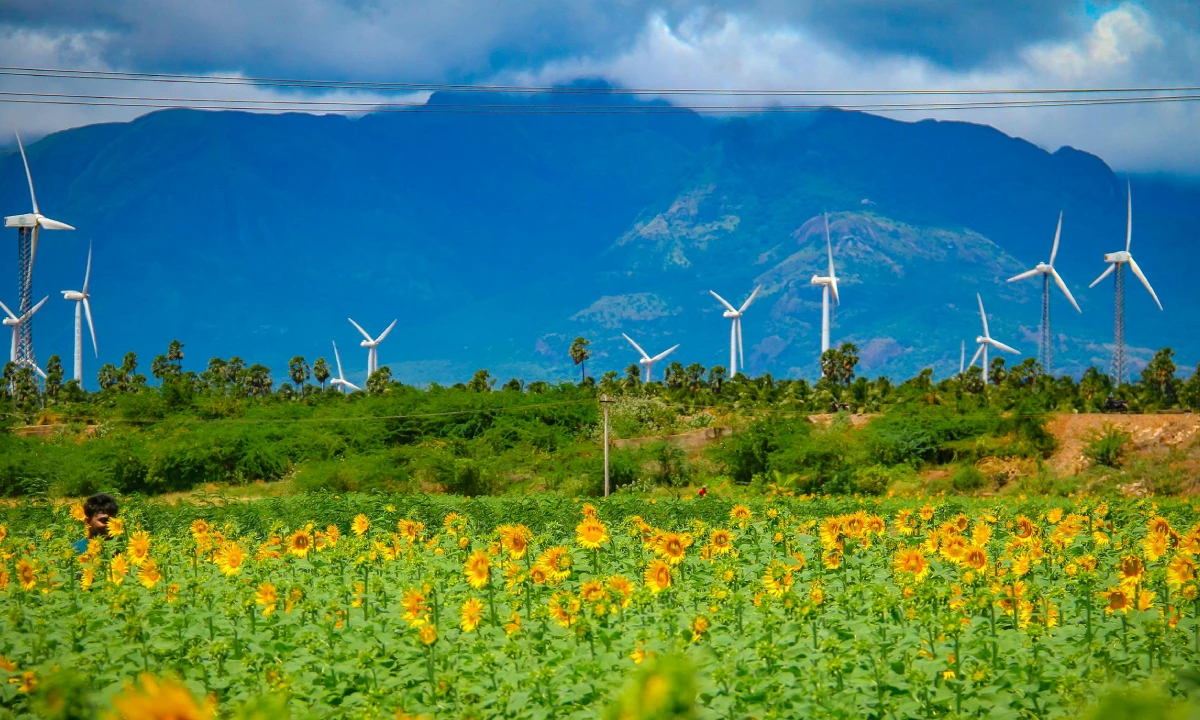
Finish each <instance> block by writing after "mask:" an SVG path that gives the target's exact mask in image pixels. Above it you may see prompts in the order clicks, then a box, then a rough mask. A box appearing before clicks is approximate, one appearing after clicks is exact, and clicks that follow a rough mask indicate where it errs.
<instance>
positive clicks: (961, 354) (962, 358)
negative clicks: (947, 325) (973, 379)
mask: <svg viewBox="0 0 1200 720" xmlns="http://www.w3.org/2000/svg"><path fill="white" fill-rule="evenodd" d="M966 362H967V341H966V340H963V341H962V346H961V347H960V348H959V349H958V376H959V377H962V374H963V373H964V372H966V369H967V368H966Z"/></svg>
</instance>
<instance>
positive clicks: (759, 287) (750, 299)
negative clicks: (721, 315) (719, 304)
mask: <svg viewBox="0 0 1200 720" xmlns="http://www.w3.org/2000/svg"><path fill="white" fill-rule="evenodd" d="M759 290H762V285H755V286H754V292H752V293H750V297H748V298H746V302H744V303H742V306H741V307H740V308H738V312H746V308H748V307H750V303H752V302H754V298H756V297H758V291H759ZM730 309H732V308H730Z"/></svg>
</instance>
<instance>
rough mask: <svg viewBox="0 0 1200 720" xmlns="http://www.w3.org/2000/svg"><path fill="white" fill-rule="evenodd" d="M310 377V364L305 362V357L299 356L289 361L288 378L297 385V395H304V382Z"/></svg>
mask: <svg viewBox="0 0 1200 720" xmlns="http://www.w3.org/2000/svg"><path fill="white" fill-rule="evenodd" d="M310 375H311V373H310V372H309V370H308V363H307V362H305V361H304V358H303V357H301V356H299V355H297V356H296V357H294V358H292V359H291V360H289V361H288V377H290V378H291V379H292V382H293V383H295V385H296V395H303V393H304V388H303V385H304V381H305V380H307V379H308V378H309V377H310Z"/></svg>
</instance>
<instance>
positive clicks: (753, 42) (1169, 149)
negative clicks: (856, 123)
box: [516, 4, 1200, 173]
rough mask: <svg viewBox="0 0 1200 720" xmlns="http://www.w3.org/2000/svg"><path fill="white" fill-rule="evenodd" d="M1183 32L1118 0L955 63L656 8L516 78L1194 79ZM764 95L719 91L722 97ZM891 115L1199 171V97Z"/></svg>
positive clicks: (772, 85) (906, 84)
mask: <svg viewBox="0 0 1200 720" xmlns="http://www.w3.org/2000/svg"><path fill="white" fill-rule="evenodd" d="M1177 34H1178V33H1177ZM1185 39H1186V40H1187V41H1188V42H1181V43H1180V45H1181V46H1182V47H1173V48H1168V44H1167V43H1165V42H1164V41H1163V38H1162V36H1161V34H1160V33H1159V32H1158V30H1157V29H1156V27H1155V24H1154V22H1153V21H1152V19H1151V18H1150V16H1149V15H1148V14H1147V13H1146V12H1145V11H1143V10H1141V9H1140V8H1138V7H1135V6H1132V5H1128V4H1125V5H1121V6H1119V7H1116V8H1114V9H1112V10H1109V11H1108V12H1106V13H1104V14H1102V15H1100V16H1099V17H1097V18H1096V19H1095V21H1094V22H1093V23H1092V24H1091V26H1090V27H1088V28H1087V31H1086V33H1085V34H1083V35H1081V36H1079V37H1075V38H1069V39H1066V40H1061V41H1058V42H1054V43H1043V44H1038V45H1034V46H1030V47H1028V48H1025V49H1024V50H1023V51H1021V52H1019V53H1017V54H1016V59H1015V60H1012V61H1009V62H1008V63H1007V64H1006V65H1004V66H1001V67H993V68H988V69H976V70H969V71H955V70H952V69H948V68H945V67H943V66H939V65H936V64H934V63H932V62H930V61H928V60H925V59H922V58H919V57H915V56H905V55H878V54H871V55H867V54H860V53H856V52H854V51H853V50H851V49H849V48H847V47H845V46H841V45H838V44H835V43H832V42H829V41H827V40H825V39H824V38H823V37H818V36H817V35H816V34H814V33H811V32H809V31H807V30H806V29H804V28H800V27H794V26H793V27H787V26H765V25H759V24H756V23H755V22H754V21H753V20H752V19H750V18H747V17H744V16H739V15H736V14H728V15H720V16H713V15H711V14H707V13H694V14H692V15H691V16H689V17H688V19H687V20H685V21H682V22H679V23H677V24H675V25H671V24H669V23H668V22H667V21H666V20H665V19H664V17H663V16H655V17H652V18H651V19H650V20H649V21H648V22H647V24H646V27H645V28H644V29H643V31H642V33H641V34H640V36H639V37H638V38H637V40H636V41H635V42H634V43H633V45H632V46H631V47H629V48H628V49H627V50H625V51H623V52H620V53H618V54H616V55H614V56H612V57H607V58H597V57H579V58H574V59H571V60H565V61H559V62H554V63H551V64H548V65H546V66H545V67H543V68H541V69H540V70H537V71H535V72H530V73H526V74H525V75H521V76H516V77H517V78H518V79H519V80H523V81H527V82H536V83H546V82H562V81H566V80H570V79H572V78H576V77H581V76H599V77H605V78H608V79H610V80H611V81H613V82H614V83H616V84H618V85H622V86H626V87H643V88H685V87H686V88H697V87H699V88H761V89H775V90H784V89H798V88H802V89H811V90H835V89H840V90H845V89H876V90H946V89H958V90H967V89H980V90H982V89H997V88H1006V89H1009V88H1011V89H1033V88H1047V87H1055V88H1069V87H1076V88H1083V87H1128V86H1146V85H1147V83H1153V84H1157V85H1200V78H1198V77H1196V75H1197V73H1196V70H1194V69H1193V68H1195V67H1196V65H1194V64H1185V66H1186V67H1187V68H1188V70H1189V72H1190V77H1189V76H1187V74H1182V75H1181V74H1180V73H1178V72H1172V71H1171V70H1169V69H1168V68H1170V67H1173V66H1175V65H1177V63H1171V62H1166V59H1165V58H1164V54H1165V53H1166V52H1167V51H1168V49H1170V50H1172V51H1175V52H1179V51H1181V50H1183V51H1187V52H1193V53H1194V52H1195V51H1196V42H1195V41H1196V38H1195V36H1194V35H1189V36H1187V37H1186V38H1185ZM708 100H709V101H710V102H709V104H714V103H713V102H711V100H712V99H708ZM688 102H689V103H693V104H701V103H702V102H704V99H698V98H688ZM761 102H762V99H761V98H745V97H742V98H729V97H722V98H720V99H719V103H720V104H731V103H740V104H743V105H746V104H757V103H761ZM786 102H789V103H795V102H797V100H796V99H794V98H793V99H789V100H787V101H786ZM817 102H834V101H833V100H830V99H826V100H823V101H817ZM856 102H863V101H862V100H861V99H860V100H855V99H843V100H841V101H840V104H851V103H856ZM886 102H903V100H889V101H886ZM893 116H894V117H897V118H898V119H904V120H919V119H922V118H926V117H935V118H940V119H956V120H967V121H971V122H979V123H987V124H991V125H994V126H996V127H998V128H1000V129H1001V130H1003V131H1005V132H1007V133H1009V134H1012V135H1017V136H1020V137H1024V138H1026V139H1028V140H1030V141H1032V142H1035V143H1037V144H1039V145H1042V146H1043V147H1046V148H1047V149H1050V150H1053V149H1056V148H1058V147H1060V146H1062V145H1071V146H1074V147H1077V148H1080V149H1082V150H1087V151H1089V152H1093V153H1095V154H1097V155H1099V156H1100V157H1102V158H1103V159H1105V160H1106V161H1108V162H1109V163H1110V164H1112V165H1113V166H1114V167H1116V168H1118V169H1121V170H1135V171H1148V170H1165V171H1175V172H1185V173H1196V172H1200V134H1198V133H1196V132H1195V128H1196V127H1200V103H1160V104H1151V105H1124V106H1084V107H1052V108H1005V109H988V110H943V111H928V110H923V111H919V112H896V113H894V114H893Z"/></svg>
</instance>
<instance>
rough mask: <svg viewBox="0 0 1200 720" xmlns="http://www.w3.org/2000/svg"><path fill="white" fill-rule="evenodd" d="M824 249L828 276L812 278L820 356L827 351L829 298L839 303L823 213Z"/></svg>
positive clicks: (830, 245) (830, 243)
mask: <svg viewBox="0 0 1200 720" xmlns="http://www.w3.org/2000/svg"><path fill="white" fill-rule="evenodd" d="M825 249H826V250H827V251H828V253H829V275H827V276H825V277H822V276H820V275H813V276H812V284H813V285H820V286H821V287H822V290H821V354H822V355H824V354H825V351H826V350H828V349H829V296H830V295H831V294H832V295H833V301H834V302H836V303H840V302H841V300H840V299H839V298H838V289H837V275H836V274H835V273H834V271H833V243H832V242H831V241H830V239H829V213H825Z"/></svg>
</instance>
